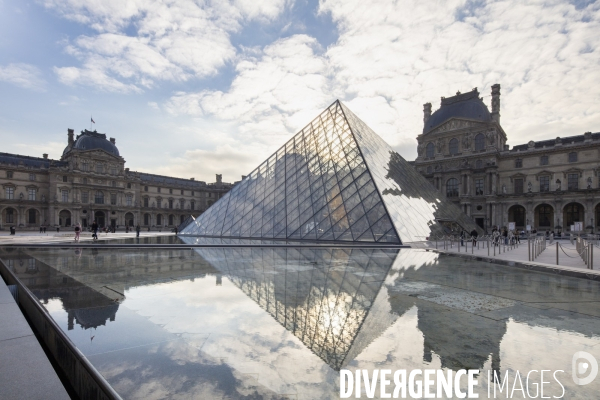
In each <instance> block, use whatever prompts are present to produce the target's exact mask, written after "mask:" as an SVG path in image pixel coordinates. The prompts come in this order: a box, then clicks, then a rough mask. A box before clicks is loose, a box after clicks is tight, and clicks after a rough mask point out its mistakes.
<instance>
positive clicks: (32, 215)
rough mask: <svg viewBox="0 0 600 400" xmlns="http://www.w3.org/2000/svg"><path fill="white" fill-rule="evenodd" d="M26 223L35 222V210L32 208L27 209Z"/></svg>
mask: <svg viewBox="0 0 600 400" xmlns="http://www.w3.org/2000/svg"><path fill="white" fill-rule="evenodd" d="M28 223H29V224H35V223H36V221H35V210H34V209H33V208H32V209H30V210H29V219H28Z"/></svg>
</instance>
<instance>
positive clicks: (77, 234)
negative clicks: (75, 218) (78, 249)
mask: <svg viewBox="0 0 600 400" xmlns="http://www.w3.org/2000/svg"><path fill="white" fill-rule="evenodd" d="M80 233H81V225H79V222H78V223H77V225H75V241H76V242H79V234H80Z"/></svg>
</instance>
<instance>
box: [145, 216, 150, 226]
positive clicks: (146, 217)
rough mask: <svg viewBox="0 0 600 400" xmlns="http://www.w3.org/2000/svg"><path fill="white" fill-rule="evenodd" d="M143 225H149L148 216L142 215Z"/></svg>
mask: <svg viewBox="0 0 600 400" xmlns="http://www.w3.org/2000/svg"><path fill="white" fill-rule="evenodd" d="M144 225H150V214H144Z"/></svg>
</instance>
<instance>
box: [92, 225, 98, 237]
mask: <svg viewBox="0 0 600 400" xmlns="http://www.w3.org/2000/svg"><path fill="white" fill-rule="evenodd" d="M92 239H94V240H98V223H97V222H96V221H94V222H93V223H92Z"/></svg>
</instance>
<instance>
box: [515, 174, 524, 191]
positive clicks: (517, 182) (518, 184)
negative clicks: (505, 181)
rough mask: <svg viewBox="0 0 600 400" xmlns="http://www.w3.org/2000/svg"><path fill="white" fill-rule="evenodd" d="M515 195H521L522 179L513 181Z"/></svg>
mask: <svg viewBox="0 0 600 400" xmlns="http://www.w3.org/2000/svg"><path fill="white" fill-rule="evenodd" d="M515 193H516V194H523V179H520V178H519V179H515Z"/></svg>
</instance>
